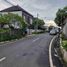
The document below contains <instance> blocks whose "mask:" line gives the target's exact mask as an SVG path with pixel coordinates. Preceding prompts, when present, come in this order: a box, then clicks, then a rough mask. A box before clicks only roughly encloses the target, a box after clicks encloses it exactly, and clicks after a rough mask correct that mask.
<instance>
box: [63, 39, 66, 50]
mask: <svg viewBox="0 0 67 67" xmlns="http://www.w3.org/2000/svg"><path fill="white" fill-rule="evenodd" d="M62 46H63V48H64V49H65V50H66V51H67V40H64V41H63V45H62Z"/></svg>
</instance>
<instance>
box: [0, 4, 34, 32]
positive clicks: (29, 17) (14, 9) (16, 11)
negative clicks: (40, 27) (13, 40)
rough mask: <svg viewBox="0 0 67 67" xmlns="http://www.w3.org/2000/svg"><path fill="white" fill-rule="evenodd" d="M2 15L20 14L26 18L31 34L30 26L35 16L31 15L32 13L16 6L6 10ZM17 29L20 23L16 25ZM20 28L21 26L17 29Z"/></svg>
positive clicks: (2, 11)
mask: <svg viewBox="0 0 67 67" xmlns="http://www.w3.org/2000/svg"><path fill="white" fill-rule="evenodd" d="M0 13H1V14H8V13H14V14H18V15H19V16H21V17H23V18H24V21H25V23H26V24H27V26H28V27H27V30H28V32H29V33H30V30H29V28H30V25H31V24H32V22H33V18H34V17H33V15H31V14H30V13H28V12H27V11H25V10H24V9H23V8H22V7H20V6H18V5H16V6H11V7H9V8H6V9H4V10H1V11H0ZM15 24H16V25H15V27H17V24H18V23H15ZM17 28H19V26H18V27H17Z"/></svg>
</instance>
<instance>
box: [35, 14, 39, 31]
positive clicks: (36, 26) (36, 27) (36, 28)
mask: <svg viewBox="0 0 67 67" xmlns="http://www.w3.org/2000/svg"><path fill="white" fill-rule="evenodd" d="M38 16H39V14H38V13H37V17H36V25H35V32H37V30H38Z"/></svg>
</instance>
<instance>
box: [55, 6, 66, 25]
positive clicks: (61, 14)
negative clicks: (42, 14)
mask: <svg viewBox="0 0 67 67" xmlns="http://www.w3.org/2000/svg"><path fill="white" fill-rule="evenodd" d="M66 11H67V6H66V7H64V8H63V9H59V10H58V11H57V13H56V18H55V22H56V23H57V24H58V26H64V24H65V23H64V20H65V19H66V18H67V12H66Z"/></svg>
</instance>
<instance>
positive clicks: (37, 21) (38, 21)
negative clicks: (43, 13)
mask: <svg viewBox="0 0 67 67" xmlns="http://www.w3.org/2000/svg"><path fill="white" fill-rule="evenodd" d="M44 24H45V23H44V21H43V20H41V19H39V18H35V19H34V20H33V24H32V26H33V27H34V28H35V27H37V26H38V28H42V27H43V25H44Z"/></svg>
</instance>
